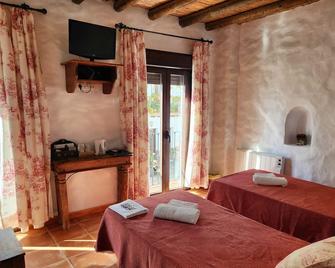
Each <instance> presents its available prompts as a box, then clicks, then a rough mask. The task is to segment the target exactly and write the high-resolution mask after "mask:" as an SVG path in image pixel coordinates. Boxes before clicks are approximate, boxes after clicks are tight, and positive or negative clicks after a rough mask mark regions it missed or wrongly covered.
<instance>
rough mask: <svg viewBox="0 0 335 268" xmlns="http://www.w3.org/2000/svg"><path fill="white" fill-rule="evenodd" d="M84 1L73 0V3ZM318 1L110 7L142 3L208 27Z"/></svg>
mask: <svg viewBox="0 0 335 268" xmlns="http://www.w3.org/2000/svg"><path fill="white" fill-rule="evenodd" d="M84 1H85V0H72V2H74V3H76V4H81V3H82V2H84ZM87 1H88V0H87ZM106 1H108V0H106ZM317 1H319V0H115V1H114V3H113V8H114V9H115V10H116V11H118V12H121V11H124V10H126V9H127V7H130V6H135V7H141V8H145V9H147V10H148V17H149V18H150V19H151V20H157V19H159V18H161V17H163V16H168V15H172V16H176V17H178V19H179V24H180V26H181V27H187V26H190V25H192V24H194V23H198V22H200V23H204V24H205V27H206V29H207V30H209V31H210V30H214V29H217V28H221V27H225V26H227V25H230V24H242V23H245V22H248V21H252V20H256V19H259V18H263V17H266V16H269V15H272V14H275V13H279V12H282V11H286V10H290V9H293V8H296V7H299V6H304V5H308V4H311V3H314V2H317Z"/></svg>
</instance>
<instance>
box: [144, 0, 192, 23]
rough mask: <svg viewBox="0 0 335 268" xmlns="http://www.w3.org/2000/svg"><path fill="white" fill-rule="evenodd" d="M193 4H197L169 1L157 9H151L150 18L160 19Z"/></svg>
mask: <svg viewBox="0 0 335 268" xmlns="http://www.w3.org/2000/svg"><path fill="white" fill-rule="evenodd" d="M192 2H195V0H172V1H167V2H165V3H163V4H161V5H158V6H156V7H153V8H150V9H149V12H148V16H149V18H150V19H151V20H155V19H158V18H160V17H163V16H166V15H169V14H171V13H172V12H173V11H175V10H176V9H178V8H181V7H183V6H186V5H188V4H190V3H192Z"/></svg>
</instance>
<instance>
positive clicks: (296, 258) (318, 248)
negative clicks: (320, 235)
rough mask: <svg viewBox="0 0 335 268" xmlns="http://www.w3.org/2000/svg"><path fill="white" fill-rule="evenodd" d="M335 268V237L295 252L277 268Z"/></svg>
mask: <svg viewBox="0 0 335 268" xmlns="http://www.w3.org/2000/svg"><path fill="white" fill-rule="evenodd" d="M307 267H308V268H326V267H327V268H328V267H335V236H333V237H330V238H327V239H324V240H321V241H318V242H315V243H312V244H310V245H308V246H305V247H303V248H299V249H297V250H295V251H293V252H292V253H291V254H290V255H288V256H287V257H285V259H283V260H282V261H281V262H280V263H278V264H277V266H276V268H307Z"/></svg>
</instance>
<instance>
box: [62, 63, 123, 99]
mask: <svg viewBox="0 0 335 268" xmlns="http://www.w3.org/2000/svg"><path fill="white" fill-rule="evenodd" d="M62 65H65V75H66V91H67V92H68V93H73V92H74V91H75V89H76V86H77V84H80V83H82V84H101V85H102V91H103V93H104V94H110V93H111V92H112V89H113V86H114V83H115V81H116V78H117V71H116V68H117V67H118V66H122V65H121V64H113V63H105V62H96V61H84V60H70V61H67V62H64V63H62Z"/></svg>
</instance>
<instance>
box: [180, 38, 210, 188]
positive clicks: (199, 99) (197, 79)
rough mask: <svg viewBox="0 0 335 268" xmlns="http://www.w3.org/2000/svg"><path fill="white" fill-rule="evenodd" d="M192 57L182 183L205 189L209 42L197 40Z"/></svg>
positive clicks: (207, 148)
mask: <svg viewBox="0 0 335 268" xmlns="http://www.w3.org/2000/svg"><path fill="white" fill-rule="evenodd" d="M192 58H193V66H192V99H191V116H190V135H189V144H188V153H187V160H186V171H185V186H186V187H191V188H200V187H203V188H207V187H208V165H209V132H208V131H209V118H208V117H209V106H208V103H209V85H208V64H209V62H208V61H209V43H207V42H196V43H195V44H194V48H193V57H192Z"/></svg>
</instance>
